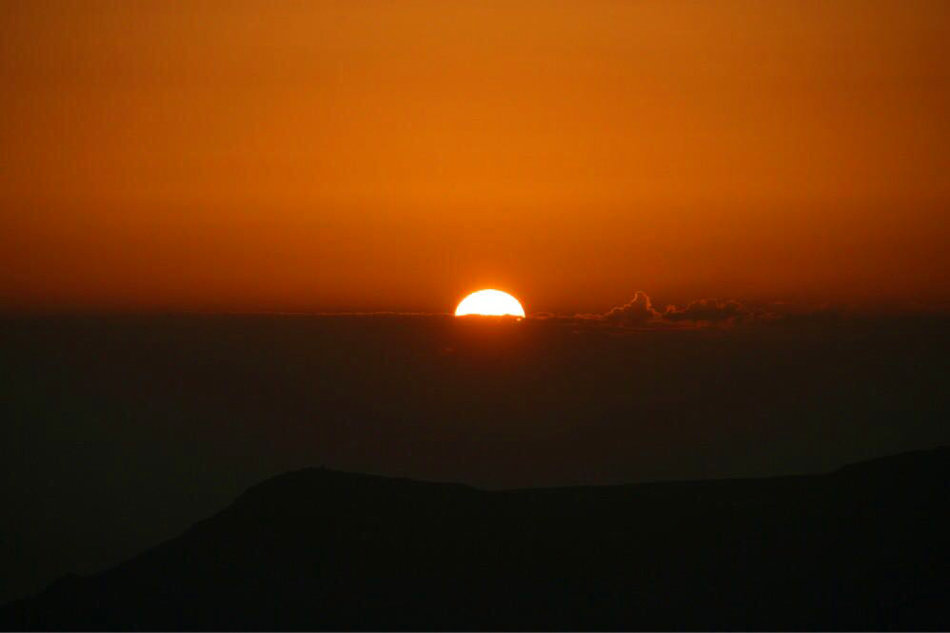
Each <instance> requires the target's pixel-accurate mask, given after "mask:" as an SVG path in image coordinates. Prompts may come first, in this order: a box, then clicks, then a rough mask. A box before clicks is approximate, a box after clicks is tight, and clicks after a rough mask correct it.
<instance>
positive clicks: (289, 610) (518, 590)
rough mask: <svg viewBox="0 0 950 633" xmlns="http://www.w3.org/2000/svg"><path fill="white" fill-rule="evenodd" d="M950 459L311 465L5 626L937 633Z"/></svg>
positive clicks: (6, 613)
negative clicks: (826, 470)
mask: <svg viewBox="0 0 950 633" xmlns="http://www.w3.org/2000/svg"><path fill="white" fill-rule="evenodd" d="M948 493H950V449H946V448H944V449H938V450H933V451H927V452H915V453H908V454H903V455H898V456H895V457H890V458H884V459H879V460H875V461H870V462H865V463H861V464H857V465H853V466H848V467H845V468H843V469H841V470H838V471H836V472H833V473H831V474H828V475H816V476H796V477H780V478H772V479H750V480H720V481H707V482H682V483H658V484H640V485H630V486H603V487H578V488H560V489H537V490H519V491H506V492H487V491H482V490H477V489H474V488H469V487H466V486H461V485H453V484H436V483H423V482H416V481H409V480H404V479H388V478H381V477H375V476H368V475H357V474H345V473H340V472H333V471H328V470H323V469H308V470H301V471H297V472H292V473H289V474H286V475H282V476H279V477H275V478H273V479H271V480H269V481H266V482H264V483H262V484H260V485H257V486H254V487H253V488H251V489H250V490H248V491H247V492H246V493H244V494H243V495H242V496H241V497H240V498H239V499H238V500H237V501H236V502H235V503H234V504H233V505H231V506H230V507H228V508H227V509H226V510H224V511H223V512H221V513H220V514H218V515H217V516H214V517H212V518H211V519H208V520H206V521H202V522H200V523H198V524H197V525H195V526H194V527H193V528H192V529H190V530H188V531H187V532H185V533H184V534H183V535H181V536H180V537H178V538H175V539H173V540H170V541H168V542H166V543H164V544H162V545H159V546H158V547H156V548H154V549H152V550H149V551H147V552H145V553H144V554H142V555H140V556H138V557H137V558H134V559H132V560H130V561H128V562H126V563H125V564H123V565H120V566H118V567H116V568H115V569H112V570H110V571H107V572H105V573H102V574H98V575H95V576H91V577H78V576H74V577H69V578H65V579H62V580H60V581H58V582H57V583H54V584H53V585H52V586H51V587H49V589H48V590H47V591H45V592H44V593H43V594H41V595H40V596H38V597H36V598H33V599H29V600H24V601H19V602H16V603H13V604H10V605H7V606H6V607H5V608H3V609H2V611H0V623H2V626H3V627H4V628H6V629H133V630H135V629H139V630H141V629H146V630H151V629H213V630H219V629H242V630H246V629H393V628H395V629H437V628H438V629H441V628H448V629H697V628H698V629H925V630H926V629H944V630H945V629H947V628H950V606H948V605H947V602H946V600H947V595H948V593H950V504H948V499H950V495H948Z"/></svg>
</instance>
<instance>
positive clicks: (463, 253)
mask: <svg viewBox="0 0 950 633" xmlns="http://www.w3.org/2000/svg"><path fill="white" fill-rule="evenodd" d="M0 26H2V30H3V34H4V35H3V37H2V38H0V79H2V85H3V86H4V95H3V97H2V98H0V306H6V307H9V308H14V309H21V308H26V309H50V308H52V309H73V308H80V309H123V310H124V309H133V310H138V309H162V310H228V311H230V310H234V311H243V310H254V311H256V310H352V309H357V310H372V309H391V310H422V311H427V310H434V311H450V310H451V309H452V308H453V307H454V302H455V301H456V300H457V299H458V298H459V297H460V296H461V295H463V294H464V293H466V292H467V291H470V290H474V289H476V288H478V287H484V286H490V287H500V288H504V289H506V290H509V291H511V292H513V293H514V294H516V295H517V296H518V297H519V298H521V299H523V301H524V303H525V307H526V309H527V310H528V311H529V312H535V311H542V310H544V311H561V312H574V311H581V312H583V311H599V310H604V309H607V308H609V307H610V306H612V305H615V304H618V303H623V302H624V301H626V300H628V299H629V298H630V297H631V296H632V295H633V293H634V291H636V290H638V289H643V290H646V291H648V292H649V293H650V294H651V295H653V296H654V298H655V299H656V300H657V303H658V304H664V303H666V302H674V301H675V302H685V301H688V300H691V299H696V298H699V297H708V296H714V297H722V296H726V297H736V298H741V299H748V300H766V301H768V300H787V301H803V302H823V301H829V300H833V301H843V302H854V303H858V304H864V305H871V306H873V305H889V304H893V303H895V302H896V303H900V304H906V305H924V304H928V303H931V304H934V303H936V304H941V303H943V304H945V303H946V302H947V301H948V299H950V287H948V283H947V271H948V268H950V266H948V264H950V255H948V251H947V248H946V245H947V244H948V243H950V239H948V238H950V230H948V225H950V222H948V216H950V178H948V174H950V116H948V113H950V50H948V44H947V43H948V42H950V3H947V2H945V1H944V0H935V1H933V2H913V1H907V0H902V1H894V2H879V1H872V0H868V1H855V0H852V1H847V0H840V1H836V2H803V1H794V2H785V1H782V0H770V1H769V2H761V1H750V2H675V1H664V2H646V1H635V0H628V1H623V2H621V1H616V2H610V1H597V0H583V1H581V0H577V1H575V2H558V1H554V0H544V1H537V2H530V1H524V2H513V1H511V0H507V1H500V2H474V1H472V2H469V1H464V2H451V1H449V2H446V1H445V0H433V1H430V2H409V1H399V2H396V1H386V2H372V1H368V0H366V1H360V2H354V1H352V0H341V1H339V2H324V3H319V2H296V1H294V2H291V1H289V0H288V1H286V2H182V3H178V2H169V1H168V0H158V1H154V2H134V1H130V2H119V3H117V2H101V3H100V2H94V1H92V0H82V1H78V2H42V3H40V2H32V1H22V2H16V1H14V2H4V3H3V8H2V12H0Z"/></svg>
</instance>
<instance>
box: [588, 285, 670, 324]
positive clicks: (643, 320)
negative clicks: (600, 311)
mask: <svg viewBox="0 0 950 633" xmlns="http://www.w3.org/2000/svg"><path fill="white" fill-rule="evenodd" d="M660 316H661V314H660V313H659V312H657V311H656V310H655V309H654V308H653V302H652V301H651V300H650V295H648V294H647V293H645V292H643V291H642V290H638V291H637V292H636V294H634V295H633V299H631V300H630V301H628V302H627V303H625V304H623V305H620V306H616V307H613V308H611V309H610V310H608V311H607V312H606V313H605V314H604V315H603V317H602V318H603V319H604V320H605V321H609V322H610V323H616V324H618V325H646V324H648V323H650V322H654V321H657V320H658V319H659V318H660Z"/></svg>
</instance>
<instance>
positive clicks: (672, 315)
mask: <svg viewBox="0 0 950 633" xmlns="http://www.w3.org/2000/svg"><path fill="white" fill-rule="evenodd" d="M753 316H754V313H753V312H752V311H751V310H749V309H748V308H746V307H745V306H744V305H743V304H741V303H740V302H738V301H735V300H733V299H698V300H696V301H693V302H690V303H689V304H687V305H686V307H684V308H678V307H676V306H672V305H671V306H667V308H666V311H665V312H664V313H663V318H664V319H666V320H667V321H674V322H675V321H692V322H695V323H724V322H735V321H740V320H744V319H748V318H751V317H753Z"/></svg>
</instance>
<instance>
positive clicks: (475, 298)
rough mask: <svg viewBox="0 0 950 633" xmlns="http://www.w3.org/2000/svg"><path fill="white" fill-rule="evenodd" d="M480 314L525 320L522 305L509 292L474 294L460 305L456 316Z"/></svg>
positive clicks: (491, 291) (496, 291)
mask: <svg viewBox="0 0 950 633" xmlns="http://www.w3.org/2000/svg"><path fill="white" fill-rule="evenodd" d="M470 314H480V315H483V316H515V317H521V318H524V308H522V307H521V303H520V302H519V301H518V300H517V299H515V298H514V297H512V296H511V295H510V294H508V293H507V292H502V291H501V290H490V289H489V290H479V291H478V292H473V293H472V294H470V295H468V296H467V297H465V298H464V299H462V301H461V303H459V305H458V307H457V308H456V309H455V316H467V315H470Z"/></svg>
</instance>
